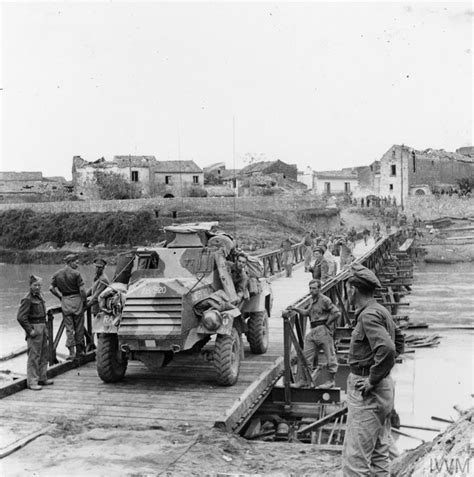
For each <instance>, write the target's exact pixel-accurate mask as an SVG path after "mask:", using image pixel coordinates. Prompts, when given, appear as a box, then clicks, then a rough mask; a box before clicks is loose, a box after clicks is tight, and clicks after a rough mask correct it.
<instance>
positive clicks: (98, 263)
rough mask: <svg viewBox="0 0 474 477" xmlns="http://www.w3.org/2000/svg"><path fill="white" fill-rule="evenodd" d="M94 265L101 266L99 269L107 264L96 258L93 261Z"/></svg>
mask: <svg viewBox="0 0 474 477" xmlns="http://www.w3.org/2000/svg"><path fill="white" fill-rule="evenodd" d="M94 263H95V264H96V265H99V266H101V267H105V266H106V265H107V262H106V261H105V260H104V259H103V258H96V259H95V260H94Z"/></svg>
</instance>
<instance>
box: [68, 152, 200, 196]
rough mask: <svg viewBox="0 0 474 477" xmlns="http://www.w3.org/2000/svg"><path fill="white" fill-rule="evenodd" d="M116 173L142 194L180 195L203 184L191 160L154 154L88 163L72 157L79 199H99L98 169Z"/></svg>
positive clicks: (187, 193)
mask: <svg viewBox="0 0 474 477" xmlns="http://www.w3.org/2000/svg"><path fill="white" fill-rule="evenodd" d="M98 171H101V172H103V173H106V174H107V173H115V174H118V175H120V176H121V177H122V178H123V179H124V180H125V181H126V182H129V183H131V184H135V185H136V186H137V188H138V189H139V191H140V193H141V196H143V197H180V196H187V195H190V192H191V190H192V189H193V188H197V187H202V186H203V182H204V177H203V171H202V169H201V168H200V167H199V166H198V165H197V164H196V163H195V162H194V161H158V160H157V159H156V158H155V156H131V155H129V156H114V158H113V159H112V160H111V161H106V160H105V159H104V158H100V159H98V160H97V161H93V162H89V161H86V160H84V159H83V158H82V157H80V156H74V158H73V163H72V181H73V184H74V189H75V191H76V195H77V196H78V197H79V198H81V199H99V198H100V196H99V189H98V187H97V182H96V175H97V172H98Z"/></svg>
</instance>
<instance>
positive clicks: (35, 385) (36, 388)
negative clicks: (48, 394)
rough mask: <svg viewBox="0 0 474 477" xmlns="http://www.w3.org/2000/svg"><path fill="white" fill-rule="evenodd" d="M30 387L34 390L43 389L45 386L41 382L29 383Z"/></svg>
mask: <svg viewBox="0 0 474 477" xmlns="http://www.w3.org/2000/svg"><path fill="white" fill-rule="evenodd" d="M28 389H31V390H32V391H41V390H42V389H43V387H42V386H40V385H39V384H28Z"/></svg>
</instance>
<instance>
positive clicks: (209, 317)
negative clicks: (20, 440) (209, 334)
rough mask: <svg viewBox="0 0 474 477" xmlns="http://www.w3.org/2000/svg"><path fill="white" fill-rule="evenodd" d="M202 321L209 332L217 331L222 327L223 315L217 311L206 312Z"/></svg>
mask: <svg viewBox="0 0 474 477" xmlns="http://www.w3.org/2000/svg"><path fill="white" fill-rule="evenodd" d="M201 320H202V324H203V325H204V326H205V327H206V328H207V329H208V330H209V331H216V330H217V329H218V328H219V327H220V326H221V325H222V315H221V314H220V313H219V312H218V311H217V310H207V311H205V312H204V313H203V315H202V319H201Z"/></svg>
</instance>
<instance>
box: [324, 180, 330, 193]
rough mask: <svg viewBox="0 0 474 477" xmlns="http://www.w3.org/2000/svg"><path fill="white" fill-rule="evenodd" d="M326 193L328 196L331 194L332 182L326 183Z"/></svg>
mask: <svg viewBox="0 0 474 477" xmlns="http://www.w3.org/2000/svg"><path fill="white" fill-rule="evenodd" d="M324 192H326V194H330V193H331V183H330V182H325V183H324Z"/></svg>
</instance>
